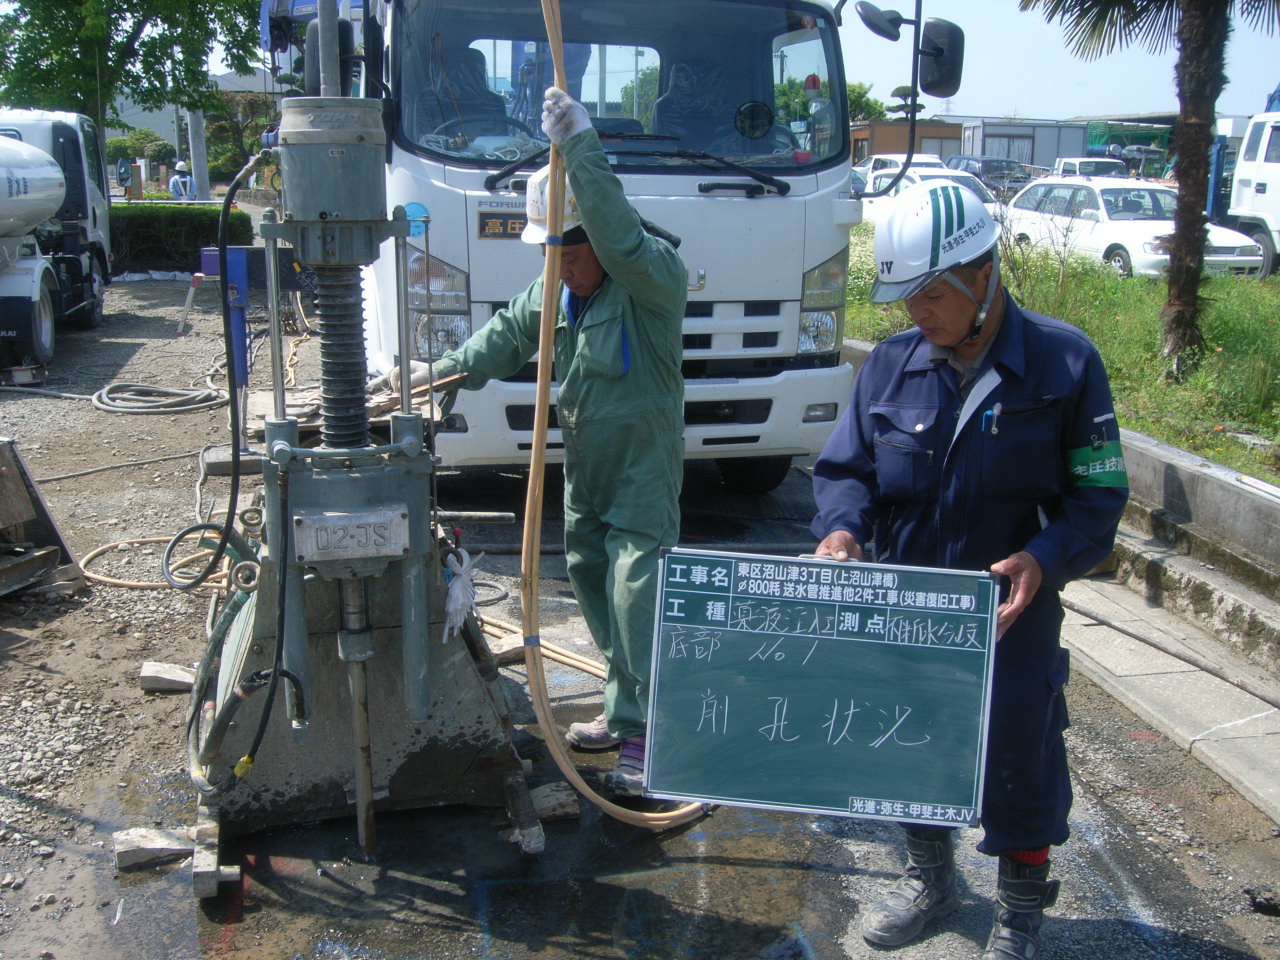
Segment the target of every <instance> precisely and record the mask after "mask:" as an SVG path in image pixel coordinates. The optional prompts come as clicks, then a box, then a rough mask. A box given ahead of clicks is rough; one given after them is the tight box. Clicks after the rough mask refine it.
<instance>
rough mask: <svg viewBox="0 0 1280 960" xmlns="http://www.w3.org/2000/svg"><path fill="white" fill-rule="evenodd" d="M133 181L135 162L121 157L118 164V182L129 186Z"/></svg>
mask: <svg viewBox="0 0 1280 960" xmlns="http://www.w3.org/2000/svg"><path fill="white" fill-rule="evenodd" d="M132 182H133V164H131V163H130V162H129V161H128V160H126V159H121V160H120V162H118V163H117V164H116V183H117V184H119V185H120V186H122V187H127V186H129V184H130V183H132Z"/></svg>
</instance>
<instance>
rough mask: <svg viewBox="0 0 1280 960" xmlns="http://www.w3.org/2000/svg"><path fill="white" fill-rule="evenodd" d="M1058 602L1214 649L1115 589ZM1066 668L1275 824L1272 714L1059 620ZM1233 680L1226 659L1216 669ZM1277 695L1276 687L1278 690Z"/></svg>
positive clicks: (1200, 649) (1276, 730)
mask: <svg viewBox="0 0 1280 960" xmlns="http://www.w3.org/2000/svg"><path fill="white" fill-rule="evenodd" d="M1064 596H1065V597H1067V598H1068V599H1070V600H1074V601H1075V602H1076V603H1078V604H1079V605H1081V606H1083V607H1087V608H1088V609H1091V610H1094V611H1096V612H1099V613H1101V614H1102V615H1103V616H1105V617H1106V619H1107V620H1109V621H1111V622H1112V623H1115V624H1117V625H1120V626H1122V627H1124V628H1125V629H1126V630H1128V631H1130V632H1134V633H1139V634H1145V635H1149V636H1153V637H1155V638H1156V639H1158V640H1159V641H1160V642H1161V643H1163V644H1164V645H1166V646H1168V647H1170V648H1171V649H1175V650H1176V649H1179V648H1182V649H1186V650H1189V651H1194V652H1195V653H1198V654H1200V655H1201V656H1204V655H1205V654H1206V651H1207V650H1209V649H1212V648H1214V647H1215V646H1217V644H1215V642H1214V640H1213V639H1212V638H1210V637H1208V636H1207V635H1204V634H1202V633H1200V632H1198V631H1197V630H1196V629H1195V628H1194V627H1191V626H1189V625H1188V624H1187V623H1186V621H1185V620H1183V619H1181V618H1180V617H1179V616H1177V615H1176V614H1171V613H1169V612H1168V611H1166V610H1162V609H1160V608H1158V607H1150V606H1147V605H1146V603H1145V601H1143V600H1142V599H1141V598H1139V597H1137V596H1136V595H1135V594H1134V593H1133V592H1132V591H1130V590H1129V588H1128V587H1126V586H1124V585H1123V584H1119V583H1116V582H1113V581H1095V580H1086V581H1077V582H1075V583H1072V584H1070V585H1068V587H1067V590H1066V591H1064ZM1062 637H1063V642H1064V643H1065V644H1066V646H1067V647H1068V649H1069V650H1070V651H1071V665H1072V668H1073V669H1075V670H1078V671H1079V672H1080V673H1082V674H1084V675H1085V676H1087V677H1088V678H1089V679H1090V680H1092V681H1093V682H1094V683H1096V684H1097V685H1098V686H1099V687H1101V688H1102V689H1103V690H1105V691H1106V692H1107V693H1108V694H1110V695H1111V696H1112V697H1114V698H1115V699H1116V700H1118V701H1119V702H1121V703H1123V704H1124V705H1125V706H1127V707H1128V708H1129V709H1130V710H1132V711H1133V712H1134V713H1135V714H1137V715H1138V716H1139V717H1141V718H1142V719H1143V720H1145V721H1146V722H1147V723H1149V724H1150V725H1151V726H1152V727H1154V728H1155V729H1156V730H1159V731H1160V732H1161V733H1163V734H1165V735H1166V736H1167V737H1169V739H1170V740H1172V741H1173V742H1174V743H1176V744H1178V745H1179V746H1180V747H1182V748H1183V749H1184V750H1186V751H1188V752H1189V753H1190V754H1191V755H1192V756H1194V757H1196V758H1197V759H1199V760H1200V761H1201V762H1202V763H1204V764H1205V766H1207V767H1209V769H1211V770H1213V771H1214V772H1215V773H1217V774H1218V776H1220V777H1222V779H1223V780H1225V781H1226V782H1227V783H1229V784H1230V785H1231V786H1232V788H1233V789H1235V790H1237V791H1238V792H1239V793H1240V794H1241V795H1242V796H1243V797H1245V798H1246V799H1247V800H1249V802H1251V803H1252V804H1253V805H1254V806H1256V807H1257V808H1258V809H1259V810H1261V811H1262V812H1263V813H1265V814H1266V815H1267V816H1269V817H1270V818H1271V819H1272V820H1273V821H1275V822H1276V823H1277V824H1280V708H1276V707H1273V706H1271V705H1270V704H1268V703H1265V702H1264V701H1262V700H1259V699H1258V698H1257V697H1254V696H1251V695H1250V694H1248V693H1245V692H1244V691H1242V690H1240V689H1238V688H1236V687H1234V686H1232V685H1230V684H1228V683H1226V682H1225V681H1223V680H1220V679H1218V678H1216V677H1214V676H1212V675H1211V674H1208V673H1205V672H1203V671H1201V670H1198V669H1196V668H1195V667H1193V666H1191V665H1190V664H1187V663H1184V662H1183V661H1181V660H1179V659H1177V658H1176V657H1173V656H1170V655H1168V654H1166V653H1163V652H1161V651H1159V650H1157V649H1154V648H1153V647H1150V646H1147V645H1145V644H1143V643H1142V642H1140V641H1138V640H1135V639H1133V638H1132V637H1129V636H1126V635H1125V634H1124V633H1120V632H1118V631H1117V630H1115V629H1113V628H1112V627H1111V626H1109V625H1107V624H1101V623H1097V622H1095V621H1093V620H1090V619H1089V618H1087V617H1084V616H1081V615H1079V614H1076V613H1073V612H1071V611H1068V612H1067V615H1066V620H1065V622H1064V624H1063V630H1062ZM1222 666H1223V669H1224V670H1226V671H1227V674H1228V675H1229V676H1234V675H1236V674H1235V672H1234V671H1233V670H1232V666H1231V663H1230V660H1229V658H1227V659H1226V660H1225V661H1224V662H1223V664H1222ZM1276 689H1277V692H1280V686H1278V687H1277V688H1276Z"/></svg>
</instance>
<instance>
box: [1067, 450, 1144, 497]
mask: <svg viewBox="0 0 1280 960" xmlns="http://www.w3.org/2000/svg"><path fill="white" fill-rule="evenodd" d="M1067 470H1068V472H1069V473H1070V474H1071V477H1072V479H1073V480H1075V482H1076V486H1078V487H1127V486H1128V485H1129V474H1128V472H1127V471H1126V470H1125V468H1124V450H1123V449H1122V448H1121V446H1120V441H1119V440H1111V441H1108V442H1107V443H1101V444H1098V445H1096V446H1095V445H1093V444H1090V445H1089V446H1087V447H1076V448H1075V449H1074V450H1068V451H1067Z"/></svg>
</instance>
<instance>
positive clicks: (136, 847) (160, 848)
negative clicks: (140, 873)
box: [111, 827, 194, 870]
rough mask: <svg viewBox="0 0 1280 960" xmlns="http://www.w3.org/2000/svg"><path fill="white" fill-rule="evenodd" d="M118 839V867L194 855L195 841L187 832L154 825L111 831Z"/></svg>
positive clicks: (120, 868) (166, 860)
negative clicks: (192, 852) (192, 853)
mask: <svg viewBox="0 0 1280 960" xmlns="http://www.w3.org/2000/svg"><path fill="white" fill-rule="evenodd" d="M111 837H112V840H113V841H114V842H115V854H116V869H117V870H133V869H136V868H138V867H149V866H153V865H155V864H158V863H169V862H170V861H173V860H181V859H182V858H183V857H189V856H191V851H192V849H193V846H194V845H193V843H192V841H191V838H190V837H189V836H187V835H186V833H185V832H183V831H179V830H159V829H156V828H154V827H132V828H130V829H128V830H117V831H116V832H115V833H113V834H112V835H111Z"/></svg>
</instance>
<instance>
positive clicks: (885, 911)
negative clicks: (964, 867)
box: [862, 830, 960, 947]
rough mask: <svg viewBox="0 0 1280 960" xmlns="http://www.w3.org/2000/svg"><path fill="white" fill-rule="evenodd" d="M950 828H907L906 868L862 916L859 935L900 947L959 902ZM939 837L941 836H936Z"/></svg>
mask: <svg viewBox="0 0 1280 960" xmlns="http://www.w3.org/2000/svg"><path fill="white" fill-rule="evenodd" d="M951 834H952V831H951V830H946V831H942V832H937V831H934V832H930V833H917V832H915V831H913V830H908V831H907V869H906V873H905V874H904V875H903V876H902V877H900V878H899V879H898V880H897V882H895V883H894V885H893V886H892V887H890V888H889V892H888V893H886V894H885V895H884V897H882V898H881V899H880V901H879V902H878V903H876V904H874V905H872V906H871V907H870V908H869V909H868V910H867V912H866V914H865V915H864V916H863V918H862V937H863V939H864V940H866V941H867V943H870V944H874V945H875V946H877V947H900V946H902V945H903V944H904V943H908V942H910V941H911V940H914V939H915V938H916V937H917V936H918V935H919V934H920V931H921V930H922V929H924V925H925V924H926V923H928V922H929V921H930V920H933V919H935V918H937V917H945V916H946V915H947V914H949V913H951V912H952V911H953V910H955V908H956V906H957V905H958V904H959V902H960V901H959V898H958V897H957V896H956V860H955V852H954V851H953V849H952V847H951ZM939 837H941V839H938V838H939Z"/></svg>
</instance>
